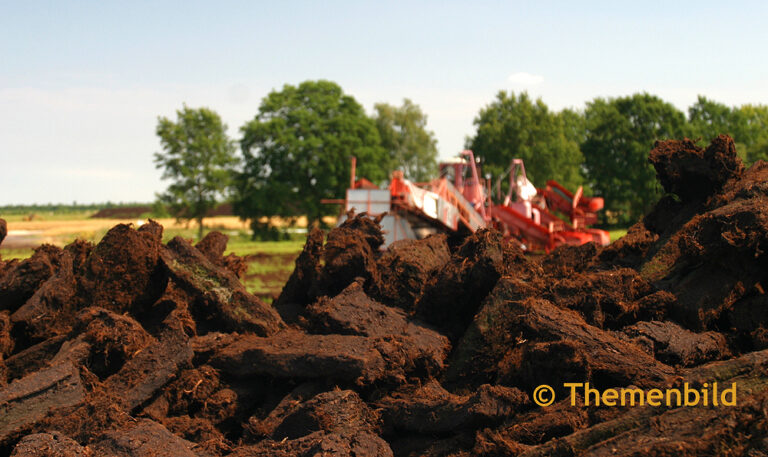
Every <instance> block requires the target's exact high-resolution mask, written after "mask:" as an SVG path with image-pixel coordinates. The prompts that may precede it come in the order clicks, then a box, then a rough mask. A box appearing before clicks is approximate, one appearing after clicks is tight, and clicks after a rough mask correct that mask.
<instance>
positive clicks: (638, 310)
mask: <svg viewBox="0 0 768 457" xmlns="http://www.w3.org/2000/svg"><path fill="white" fill-rule="evenodd" d="M547 289H548V290H547V291H546V292H545V293H544V297H545V298H547V299H548V300H549V301H551V302H552V303H557V304H558V306H561V307H564V308H568V309H572V310H574V311H578V312H579V313H580V314H581V315H582V316H583V317H584V319H585V320H586V321H587V322H589V323H590V324H591V325H595V326H597V327H600V328H611V329H616V328H620V327H624V326H625V325H629V324H632V323H634V322H637V321H638V320H641V319H646V320H648V319H663V318H664V317H665V312H666V309H665V308H663V307H660V306H656V305H657V303H656V300H650V301H641V299H642V298H644V297H646V296H648V295H651V294H652V293H654V292H656V289H655V288H654V287H653V286H652V285H651V284H649V283H648V281H646V280H645V279H643V278H642V277H641V276H640V275H639V274H638V273H637V272H636V271H635V270H633V269H631V268H617V269H612V270H605V271H598V272H588V273H572V274H571V275H568V276H566V277H563V278H561V279H560V280H558V281H555V282H554V283H553V284H552V285H551V286H549V287H548V288H547Z"/></svg>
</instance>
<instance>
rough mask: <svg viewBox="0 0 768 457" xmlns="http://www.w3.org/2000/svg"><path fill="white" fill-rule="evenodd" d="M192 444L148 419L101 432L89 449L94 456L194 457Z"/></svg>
mask: <svg viewBox="0 0 768 457" xmlns="http://www.w3.org/2000/svg"><path fill="white" fill-rule="evenodd" d="M194 446H195V445H194V443H191V442H189V441H187V440H184V439H181V438H179V437H178V436H176V435H174V434H173V433H171V432H169V431H168V429H166V428H165V427H163V426H162V425H160V424H158V423H157V422H154V421H151V420H149V419H141V420H139V421H138V422H135V423H134V424H132V425H129V426H128V427H125V428H122V429H120V430H112V431H108V432H105V433H104V434H103V435H102V436H101V437H100V440H99V441H98V442H96V443H94V444H92V445H91V446H90V447H91V449H93V451H94V454H95V455H96V456H102V455H103V456H108V455H109V456H114V457H155V456H165V457H197V455H196V454H195V453H194V452H193V451H192V448H194Z"/></svg>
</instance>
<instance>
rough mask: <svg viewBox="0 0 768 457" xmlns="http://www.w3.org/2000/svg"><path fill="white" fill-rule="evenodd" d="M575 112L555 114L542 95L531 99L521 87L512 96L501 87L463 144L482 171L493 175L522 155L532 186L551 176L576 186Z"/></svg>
mask: <svg viewBox="0 0 768 457" xmlns="http://www.w3.org/2000/svg"><path fill="white" fill-rule="evenodd" d="M579 117H580V116H579V114H578V113H576V112H574V111H570V110H567V111H563V112H561V113H553V112H551V111H549V108H547V105H545V104H544V102H542V101H541V99H537V100H536V101H535V102H533V101H532V100H531V99H530V97H529V96H528V94H527V93H525V92H523V93H521V94H519V95H517V96H516V95H515V94H514V93H511V92H510V93H507V92H505V91H501V92H499V93H498V94H497V96H496V100H494V101H493V102H492V103H491V104H490V105H488V106H486V107H485V108H483V109H482V110H480V113H479V114H478V116H477V117H476V118H475V120H474V124H475V126H476V127H477V132H476V133H475V136H474V137H472V138H470V139H469V140H468V141H467V147H468V148H469V149H472V150H473V151H474V153H475V155H476V156H477V157H481V158H482V160H483V161H484V163H483V166H484V171H485V172H486V173H490V174H491V175H492V176H499V175H501V174H502V173H503V172H504V171H505V170H507V168H508V167H509V165H510V162H511V161H512V159H515V158H521V159H523V161H524V162H525V168H526V171H527V172H528V174H529V176H528V178H529V179H531V180H532V181H533V182H534V184H535V185H537V186H543V185H545V183H546V181H547V180H549V179H554V180H557V181H559V182H560V183H561V184H563V185H564V186H566V187H569V188H574V190H575V188H576V187H578V186H579V185H580V184H581V183H582V182H583V177H582V174H581V170H580V166H581V162H582V155H581V151H580V150H579V143H578V139H579V138H580V135H579V132H578V130H579V128H580V127H579V125H580V124H579V122H581V121H580V120H579Z"/></svg>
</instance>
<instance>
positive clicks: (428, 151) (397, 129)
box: [374, 98, 437, 181]
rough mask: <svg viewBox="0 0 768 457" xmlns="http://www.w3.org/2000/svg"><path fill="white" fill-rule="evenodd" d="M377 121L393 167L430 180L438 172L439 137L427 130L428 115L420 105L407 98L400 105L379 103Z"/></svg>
mask: <svg viewBox="0 0 768 457" xmlns="http://www.w3.org/2000/svg"><path fill="white" fill-rule="evenodd" d="M374 109H375V110H376V113H375V115H374V121H376V128H377V129H378V130H379V136H380V137H381V145H382V147H384V149H385V150H386V151H387V152H388V153H389V155H390V158H391V161H390V164H389V169H390V170H402V171H403V173H404V174H405V177H406V178H408V179H412V180H414V181H426V180H428V179H430V178H432V177H434V175H435V173H436V171H437V160H436V159H437V140H435V135H434V133H433V132H431V131H429V130H427V116H426V114H424V113H423V112H422V111H421V108H419V105H416V104H414V103H413V102H412V101H411V100H409V99H407V98H406V99H405V100H403V105H402V106H400V107H396V106H392V105H388V104H386V103H377V104H376V105H375V106H374Z"/></svg>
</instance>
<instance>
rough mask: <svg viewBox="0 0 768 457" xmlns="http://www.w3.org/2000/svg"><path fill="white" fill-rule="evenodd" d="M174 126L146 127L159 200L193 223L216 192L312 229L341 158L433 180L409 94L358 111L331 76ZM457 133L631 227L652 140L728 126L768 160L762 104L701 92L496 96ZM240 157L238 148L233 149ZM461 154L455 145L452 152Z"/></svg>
mask: <svg viewBox="0 0 768 457" xmlns="http://www.w3.org/2000/svg"><path fill="white" fill-rule="evenodd" d="M176 115H177V118H176V120H175V121H173V120H170V119H168V118H164V117H160V118H159V119H158V125H157V129H156V133H157V135H158V136H159V138H160V143H161V145H162V148H163V151H162V152H160V153H156V154H155V164H156V166H157V167H158V168H160V169H162V170H163V178H165V179H169V180H170V181H171V184H170V185H169V187H168V188H167V190H166V191H165V192H163V193H162V194H159V195H158V200H159V201H160V202H162V203H163V204H165V205H166V206H167V207H168V208H169V209H170V210H171V212H172V214H174V215H176V216H177V217H181V218H188V219H196V220H198V222H199V223H200V230H201V232H200V234H201V235H202V218H203V216H204V215H205V213H206V212H207V211H208V210H209V209H210V208H212V207H213V206H214V205H215V204H216V202H217V201H219V200H221V199H224V198H226V199H231V200H232V202H233V206H234V209H235V213H236V214H237V215H238V216H241V217H243V218H248V219H251V220H252V224H253V228H254V231H255V232H259V231H261V230H264V229H265V227H263V226H260V225H259V222H258V219H259V218H261V217H263V216H268V217H269V216H280V217H283V218H287V219H294V218H297V217H300V216H306V217H307V218H308V220H309V221H310V223H312V224H316V223H319V222H320V221H321V220H322V217H323V216H324V215H328V214H332V213H333V211H334V210H335V209H334V208H333V207H331V206H328V205H323V204H322V203H321V200H322V199H334V198H339V197H341V196H343V195H344V193H345V191H346V188H347V187H348V185H349V173H350V160H349V159H350V157H352V156H355V157H357V158H358V162H357V163H358V176H364V177H366V178H368V179H369V180H371V181H373V182H374V183H377V184H378V183H382V182H384V181H385V180H386V179H387V178H388V176H389V173H390V172H391V171H392V170H396V169H399V170H403V172H404V173H405V176H406V177H408V178H409V179H412V180H415V181H425V180H428V179H430V178H432V177H434V176H435V174H436V169H437V141H436V139H435V136H434V134H433V132H431V131H430V130H429V129H428V128H427V116H426V115H425V113H424V112H422V110H421V109H420V108H419V106H418V105H416V104H415V103H413V102H412V101H411V100H408V99H405V100H404V101H403V103H402V104H401V105H400V106H393V105H390V104H387V103H378V104H376V105H375V107H374V113H373V114H372V115H371V116H368V115H367V114H366V113H365V111H364V109H363V108H362V106H361V105H360V104H359V103H358V102H357V101H356V100H355V99H354V97H352V96H351V95H349V94H345V93H344V92H343V90H342V88H341V87H339V86H338V85H337V84H336V83H334V82H330V81H323V80H321V81H305V82H303V83H301V84H299V85H296V86H293V85H285V86H283V88H282V89H280V90H274V91H272V92H271V93H269V94H268V95H267V96H266V97H264V99H263V100H262V101H261V104H260V106H259V108H258V112H257V113H256V115H255V116H254V118H253V119H252V120H250V121H248V122H247V123H246V124H245V125H243V126H242V127H241V128H240V138H239V139H238V140H233V139H231V138H230V137H229V136H228V135H227V133H226V131H227V126H226V125H224V123H223V122H222V121H221V118H220V117H219V116H218V114H216V113H215V112H214V111H212V110H210V109H208V108H189V107H187V106H184V107H183V108H182V109H181V110H179V111H177V113H176ZM474 126H475V132H474V134H473V135H471V136H469V137H467V139H466V147H467V148H469V149H472V150H473V151H474V152H475V155H476V156H477V157H479V158H480V159H481V161H482V164H483V171H484V173H487V174H490V175H491V176H494V177H496V176H499V175H500V174H501V173H503V172H504V171H505V170H506V169H507V168H508V166H509V164H510V161H511V160H512V159H513V158H522V159H523V160H524V161H525V164H526V170H527V172H528V174H529V179H531V180H532V181H533V182H534V184H536V185H537V186H542V185H544V184H545V183H546V181H547V180H549V179H555V180H557V181H559V182H560V183H561V184H563V185H565V186H566V187H568V188H571V189H574V190H575V189H576V188H577V187H578V186H583V187H584V189H585V193H586V194H587V195H598V196H602V197H603V198H604V199H605V202H606V211H605V215H604V217H605V218H606V220H605V222H607V223H614V224H627V223H630V222H631V221H634V220H636V219H637V218H639V217H641V216H642V215H643V214H644V213H645V212H646V211H647V210H648V209H649V208H650V206H651V205H652V204H653V203H654V202H655V201H656V200H657V199H658V198H659V196H660V195H661V192H662V189H661V188H660V186H658V185H657V183H656V179H655V173H654V171H653V168H652V167H651V166H650V164H649V163H648V160H647V157H648V151H649V150H650V149H651V148H652V147H653V144H654V142H655V141H656V140H661V139H669V138H683V137H688V138H692V139H701V140H702V143H706V142H708V141H709V140H710V139H712V138H714V137H715V136H717V135H719V134H721V133H726V134H729V135H731V136H732V137H733V138H734V139H735V140H736V144H737V149H738V151H739V154H740V155H741V156H742V159H743V160H745V161H746V162H747V163H751V162H754V161H756V160H759V159H766V158H768V129H767V127H768V106H765V105H742V106H739V107H729V106H726V105H724V104H721V103H718V102H715V101H712V100H709V99H707V98H706V97H703V96H699V98H698V100H697V102H696V103H695V104H693V105H692V106H691V107H690V108H689V109H688V113H687V115H686V113H683V112H682V111H680V110H678V109H677V108H676V107H675V106H673V105H672V104H670V103H668V102H666V101H664V100H662V99H661V98H659V97H657V96H654V95H650V94H647V93H639V94H634V95H630V96H626V97H617V98H595V99H594V100H592V101H589V102H587V103H586V107H585V108H584V109H583V110H574V109H564V110H561V111H553V110H550V109H549V108H548V107H547V105H546V104H545V103H544V102H543V101H542V100H541V99H540V98H539V99H536V100H534V99H532V98H531V97H530V96H529V95H528V94H527V93H525V92H523V93H517V94H515V93H513V92H506V91H500V92H499V93H498V94H497V95H496V97H495V98H494V99H493V100H492V101H491V102H490V103H489V104H488V105H487V106H485V107H484V108H482V109H481V110H480V112H479V113H478V114H477V116H476V117H475V119H474ZM238 151H239V153H238ZM456 152H458V151H456Z"/></svg>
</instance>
